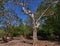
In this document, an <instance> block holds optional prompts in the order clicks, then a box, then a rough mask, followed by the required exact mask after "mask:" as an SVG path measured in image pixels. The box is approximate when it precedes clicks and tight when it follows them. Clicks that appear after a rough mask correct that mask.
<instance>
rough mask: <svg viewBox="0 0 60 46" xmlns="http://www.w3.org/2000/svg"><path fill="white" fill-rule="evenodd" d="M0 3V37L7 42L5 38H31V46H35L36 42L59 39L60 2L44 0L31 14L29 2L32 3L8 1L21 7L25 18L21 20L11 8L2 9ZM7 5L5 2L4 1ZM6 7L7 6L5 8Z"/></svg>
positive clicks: (2, 4)
mask: <svg viewBox="0 0 60 46" xmlns="http://www.w3.org/2000/svg"><path fill="white" fill-rule="evenodd" d="M3 1H4V0H3ZM3 1H2V0H1V1H0V2H1V3H0V9H1V10H0V11H1V12H0V13H1V14H0V16H1V15H2V14H3V15H4V16H1V17H0V24H1V25H2V26H1V28H0V29H1V30H0V37H3V38H4V39H3V40H4V41H7V37H12V38H13V37H20V36H21V35H23V37H25V38H30V36H33V37H32V38H33V41H34V42H33V46H36V43H37V40H38V39H42V40H59V39H60V31H59V30H60V2H58V1H55V0H44V1H42V2H41V3H40V5H39V6H38V8H37V10H36V12H35V13H32V11H31V10H30V7H29V3H30V2H34V1H27V0H26V1H24V0H21V1H20V2H19V1H17V0H16V1H10V4H14V5H15V6H21V7H22V11H23V13H24V14H26V15H27V18H26V19H25V20H24V22H23V20H22V18H19V17H18V15H17V14H16V12H15V11H14V10H13V9H12V8H7V9H6V7H4V6H5V5H4V3H3ZM4 2H5V3H7V4H9V2H8V1H7V0H5V1H4ZM7 7H8V6H7ZM22 11H21V12H22Z"/></svg>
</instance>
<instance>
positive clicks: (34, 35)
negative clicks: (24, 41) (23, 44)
mask: <svg viewBox="0 0 60 46" xmlns="http://www.w3.org/2000/svg"><path fill="white" fill-rule="evenodd" d="M37 40H38V39H37V28H36V27H34V29H33V46H37Z"/></svg>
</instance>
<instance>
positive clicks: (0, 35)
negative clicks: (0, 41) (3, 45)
mask: <svg viewBox="0 0 60 46" xmlns="http://www.w3.org/2000/svg"><path fill="white" fill-rule="evenodd" d="M3 36H4V31H3V30H0V38H2V37H3Z"/></svg>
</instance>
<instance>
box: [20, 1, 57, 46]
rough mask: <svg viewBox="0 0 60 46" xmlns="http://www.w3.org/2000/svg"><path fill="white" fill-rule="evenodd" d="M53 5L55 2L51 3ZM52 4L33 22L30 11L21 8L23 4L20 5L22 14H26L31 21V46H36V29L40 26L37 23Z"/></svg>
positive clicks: (32, 15)
mask: <svg viewBox="0 0 60 46" xmlns="http://www.w3.org/2000/svg"><path fill="white" fill-rule="evenodd" d="M53 3H57V1H56V2H53ZM53 3H52V4H53ZM52 4H49V6H48V7H47V9H46V10H44V12H43V13H42V14H41V15H40V17H39V18H38V19H37V21H35V18H34V16H35V15H34V14H33V13H32V12H31V11H30V10H26V9H25V7H24V6H23V3H21V6H22V9H23V11H24V13H25V14H27V15H28V16H29V17H30V19H31V21H32V25H33V26H32V28H33V46H37V40H38V39H37V28H38V27H39V25H40V22H39V21H40V20H41V18H42V17H43V16H45V13H46V12H47V11H48V10H49V9H50V7H51V6H52Z"/></svg>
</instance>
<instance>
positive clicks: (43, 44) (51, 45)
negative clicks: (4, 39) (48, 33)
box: [0, 40, 60, 46]
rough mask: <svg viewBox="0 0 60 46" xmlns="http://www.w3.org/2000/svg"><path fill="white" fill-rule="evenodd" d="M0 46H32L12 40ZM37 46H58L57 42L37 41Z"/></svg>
mask: <svg viewBox="0 0 60 46" xmlns="http://www.w3.org/2000/svg"><path fill="white" fill-rule="evenodd" d="M0 46H32V44H29V43H25V42H21V40H12V41H10V42H8V43H0ZM37 46H60V45H58V44H57V42H50V41H38V42H37Z"/></svg>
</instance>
